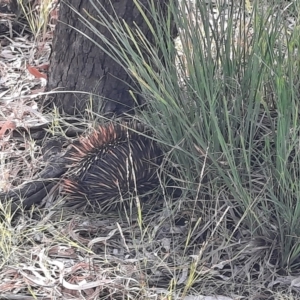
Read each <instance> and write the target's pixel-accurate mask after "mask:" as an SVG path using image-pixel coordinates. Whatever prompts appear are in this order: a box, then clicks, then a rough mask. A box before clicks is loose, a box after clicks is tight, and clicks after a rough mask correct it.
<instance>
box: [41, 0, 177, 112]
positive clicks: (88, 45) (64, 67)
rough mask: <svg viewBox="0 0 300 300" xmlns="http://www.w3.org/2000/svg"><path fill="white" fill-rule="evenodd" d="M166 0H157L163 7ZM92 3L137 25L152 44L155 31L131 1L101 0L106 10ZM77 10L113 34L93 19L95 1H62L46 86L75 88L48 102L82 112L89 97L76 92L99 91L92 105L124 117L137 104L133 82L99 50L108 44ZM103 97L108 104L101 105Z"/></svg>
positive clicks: (50, 88) (107, 34)
mask: <svg viewBox="0 0 300 300" xmlns="http://www.w3.org/2000/svg"><path fill="white" fill-rule="evenodd" d="M168 1H169V0H164V1H156V2H157V5H158V6H159V9H160V11H161V10H162V9H164V10H166V9H167V6H166V4H167V2H168ZM94 2H95V5H97V6H99V9H101V11H102V12H103V13H104V14H106V15H108V16H114V15H117V18H119V19H120V20H121V19H123V20H125V21H126V22H127V24H128V25H129V26H133V24H135V25H134V26H136V25H137V26H138V27H139V28H140V29H141V31H142V32H143V33H144V34H145V36H146V37H147V39H148V40H149V41H150V42H153V40H154V38H153V35H152V33H151V31H150V30H149V28H148V25H147V24H146V23H145V22H144V18H143V16H142V14H141V13H140V12H139V10H138V8H137V7H136V5H135V4H134V1H133V0H122V1H119V0H114V1H111V0H102V1H98V2H99V3H100V2H101V5H102V8H101V7H100V5H99V3H98V2H97V1H94ZM140 2H141V5H142V6H144V7H145V13H146V15H148V17H149V18H150V19H151V16H150V15H149V14H150V12H149V10H147V7H149V4H148V2H149V0H141V1H140ZM97 3H98V4H97ZM111 3H113V7H112V5H111ZM103 7H104V8H105V10H104V9H103ZM77 12H78V13H79V14H80V15H82V16H83V17H85V18H88V19H89V21H90V22H91V23H92V24H93V26H95V28H97V30H98V31H99V32H101V34H103V35H104V36H105V37H106V38H109V37H110V36H111V33H110V32H109V31H108V29H107V28H105V27H104V26H101V25H100V24H99V23H97V22H96V21H93V20H92V17H94V18H97V12H96V9H95V7H94V6H93V5H92V1H85V0H72V1H63V2H62V3H61V7H60V15H59V22H58V24H57V26H56V30H55V34H54V40H53V52H52V56H51V63H50V70H49V79H48V86H47V90H48V91H55V90H60V91H73V93H72V92H71V93H57V94H54V95H52V96H50V97H48V98H47V101H46V106H50V107H53V105H55V106H56V107H59V108H60V111H63V112H65V113H67V114H69V115H74V114H82V113H83V112H84V110H85V108H86V105H87V103H88V102H89V97H90V96H89V95H86V94H82V93H76V92H75V91H77V92H78V91H81V92H88V93H93V94H94V95H96V97H94V99H93V100H94V101H93V107H94V108H95V110H96V111H98V112H99V110H100V112H101V113H104V114H105V113H109V114H111V113H113V114H117V115H120V114H122V113H123V112H128V111H130V110H131V109H132V108H133V107H134V104H135V103H134V100H133V98H132V96H131V95H130V93H129V89H134V88H137V86H136V84H135V82H134V81H133V80H132V78H131V77H130V76H129V75H128V73H127V71H126V70H125V69H124V67H122V66H121V65H119V64H118V63H117V62H115V61H114V60H113V59H112V58H111V57H110V56H109V55H108V54H106V53H105V52H103V51H102V50H100V49H99V47H98V46H97V45H96V43H98V44H100V45H101V46H103V47H105V42H104V41H103V40H101V39H100V38H99V37H98V36H97V35H96V34H95V33H93V32H92V31H91V30H90V29H89V28H87V27H86V26H85V25H84V24H83V23H82V22H81V21H80V18H79V15H78V13H77ZM91 16H92V17H91ZM73 28H76V29H73ZM80 32H82V33H83V34H82V33H80ZM174 32H175V31H174ZM85 35H86V36H88V37H89V38H90V39H91V40H92V41H90V40H89V39H88V38H87V37H86V36H85ZM93 41H95V43H94V42H93ZM130 87H131V88H130ZM137 100H138V102H139V103H138V104H142V102H143V100H142V99H141V97H140V96H139V95H137ZM103 101H104V104H103V105H102V106H101V103H102V102H103Z"/></svg>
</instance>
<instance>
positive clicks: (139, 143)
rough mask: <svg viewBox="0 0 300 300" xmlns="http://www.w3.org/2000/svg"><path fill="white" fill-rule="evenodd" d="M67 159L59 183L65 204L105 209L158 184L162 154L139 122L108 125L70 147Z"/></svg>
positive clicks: (147, 190)
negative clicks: (63, 174) (65, 167)
mask: <svg viewBox="0 0 300 300" xmlns="http://www.w3.org/2000/svg"><path fill="white" fill-rule="evenodd" d="M68 160H69V169H68V170H69V171H68V173H66V174H65V176H64V178H63V181H62V183H63V184H62V188H63V193H64V194H66V195H67V197H66V199H67V202H66V205H67V206H72V207H82V206H85V205H86V204H89V205H91V206H92V207H95V206H98V207H99V208H100V209H106V208H108V207H111V206H113V205H114V204H115V203H118V202H119V201H120V199H125V198H127V197H128V196H129V195H131V194H132V193H133V194H135V193H137V194H144V193H147V192H149V191H150V190H152V189H153V188H156V187H157V186H158V185H159V180H158V167H159V166H160V165H161V163H162V151H161V149H160V147H159V146H158V145H157V143H156V142H155V141H154V140H153V139H152V138H151V132H150V131H149V130H148V129H146V128H145V126H143V125H142V124H141V123H139V122H135V121H130V122H121V123H113V122H110V123H108V124H106V125H101V126H99V127H98V128H97V129H96V130H94V132H93V133H91V134H90V135H88V136H87V137H85V138H81V139H80V140H79V142H78V143H77V144H76V145H73V148H72V149H71V152H70V155H69V157H68Z"/></svg>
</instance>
